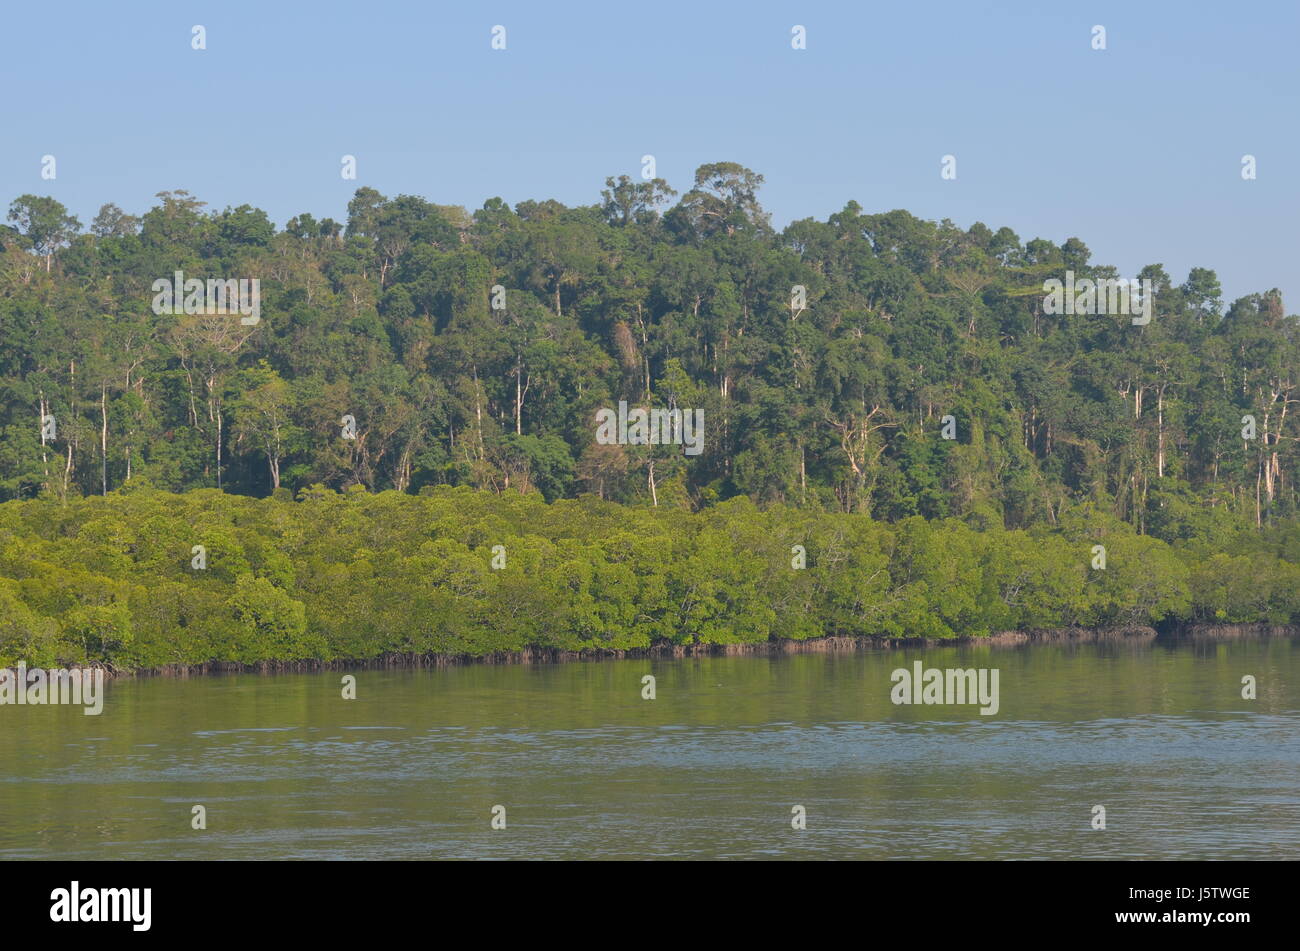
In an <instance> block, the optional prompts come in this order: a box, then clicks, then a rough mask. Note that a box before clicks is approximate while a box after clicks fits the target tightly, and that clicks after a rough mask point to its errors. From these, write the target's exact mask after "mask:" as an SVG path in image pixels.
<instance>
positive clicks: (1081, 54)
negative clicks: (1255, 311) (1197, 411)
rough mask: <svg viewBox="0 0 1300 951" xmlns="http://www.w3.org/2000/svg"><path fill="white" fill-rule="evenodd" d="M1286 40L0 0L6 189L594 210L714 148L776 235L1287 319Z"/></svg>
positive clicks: (1065, 18) (1291, 184) (1238, 32)
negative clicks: (1154, 287)
mask: <svg viewBox="0 0 1300 951" xmlns="http://www.w3.org/2000/svg"><path fill="white" fill-rule="evenodd" d="M194 24H202V25H203V26H204V27H206V29H207V49H206V50H204V51H195V50H192V49H191V48H190V28H191V26H192V25H194ZM495 24H501V25H504V26H505V27H506V30H507V49H506V50H504V51H494V50H492V49H490V31H491V28H492V26H493V25H495ZM795 24H801V25H803V26H805V27H806V28H807V35H808V48H807V49H806V50H803V51H795V50H792V49H791V48H790V29H791V27H792V26H793V25H795ZM1095 24H1100V25H1103V26H1105V27H1106V31H1107V49H1106V50H1105V51H1095V50H1093V49H1092V48H1091V45H1090V38H1091V29H1092V27H1093V25H1095ZM1297 37H1300V4H1296V3H1294V2H1265V3H1256V4H1222V3H1218V4H1211V3H1200V2H1169V3H1166V2H1143V3H1141V4H1137V3H1133V2H1131V0H1130V2H1121V3H1109V2H1087V3H1077V2H1076V3H1070V4H1064V3H1056V2H1050V3H1045V2H1043V0H1036V2H1004V3H971V2H967V3H956V2H953V3H948V2H918V3H890V4H883V3H876V2H858V3H819V2H809V0H798V2H786V3H768V2H732V3H707V2H698V3H679V2H667V0H647V2H641V3H633V4H611V3H591V4H585V3H558V4H557V3H547V4H541V3H537V2H536V0H532V2H527V3H504V2H503V3H485V4H477V3H469V4H466V3H455V4H452V3H445V2H427V0H426V2H412V3H406V2H382V0H375V2H367V3H350V2H346V3H344V2H336V0H317V2H315V3H306V2H301V3H300V2H284V0H276V2H272V0H259V2H244V0H221V2H215V0H214V2H206V3H200V2H187V0H180V2H177V0H172V2H166V3H163V2H157V3H155V2H125V3H103V2H102V0H101V2H96V3H59V2H48V3H41V4H21V5H9V6H8V7H7V8H6V10H5V11H4V31H3V38H4V44H3V52H2V53H0V76H2V77H3V79H4V89H5V95H4V97H3V101H2V102H0V129H2V130H3V131H2V132H0V186H2V187H0V200H3V201H4V202H5V203H6V204H7V203H8V202H9V201H10V200H12V199H13V198H14V197H15V196H17V195H19V194H23V193H26V192H33V193H36V194H52V195H54V196H55V197H57V198H58V199H59V200H60V201H62V202H64V203H65V204H66V205H68V207H69V208H70V209H71V210H72V211H73V212H74V213H75V214H77V215H78V216H80V217H81V219H82V221H83V223H88V222H89V220H90V219H91V217H93V215H94V213H95V211H96V210H97V209H98V207H99V206H100V205H101V204H103V203H104V202H107V201H113V202H116V203H117V204H119V205H121V206H122V207H123V208H125V209H126V210H127V211H130V212H133V213H137V214H138V213H141V212H143V211H144V210H146V209H147V208H148V207H149V206H150V205H151V204H152V203H153V195H154V194H155V193H156V192H158V191H160V190H163V189H174V188H186V189H189V190H190V191H192V192H194V193H196V194H197V195H198V196H199V197H200V198H202V199H204V200H206V201H207V202H209V204H210V206H212V207H215V208H221V207H224V206H226V205H234V204H242V203H244V202H247V203H249V204H253V205H256V206H259V207H261V208H264V209H265V210H266V211H267V212H268V213H269V214H270V215H271V217H272V219H273V220H275V222H276V223H277V224H278V225H282V224H283V223H284V222H285V220H287V219H288V218H289V217H291V216H292V215H294V214H296V213H298V212H301V211H310V212H312V213H313V214H315V215H316V216H317V217H325V216H331V217H335V218H339V219H342V218H343V217H344V215H345V209H346V205H347V201H348V198H349V197H350V196H351V194H352V192H353V191H354V190H355V189H356V188H357V187H358V186H359V185H369V186H372V187H375V188H378V189H379V190H380V191H381V192H383V193H385V194H388V195H394V194H399V193H411V194H417V195H422V196H424V197H426V198H428V199H430V200H432V201H435V202H439V203H443V204H461V205H465V206H466V207H468V208H470V209H473V208H477V207H479V206H480V205H481V204H482V203H483V201H484V199H486V198H489V197H491V196H494V195H500V196H501V197H503V198H505V199H506V200H507V201H509V202H511V203H514V202H516V201H519V200H522V199H526V198H536V199H542V198H556V199H558V200H560V201H563V202H565V203H566V204H584V203H591V202H594V201H595V200H597V198H598V196H599V191H600V188H601V187H602V184H603V182H604V179H605V176H607V175H612V174H620V173H625V174H629V175H637V174H638V173H639V170H640V159H641V156H642V155H643V154H647V153H648V154H653V155H654V156H655V158H656V161H657V165H658V173H659V174H660V175H661V176H662V177H665V178H667V179H668V180H669V182H670V183H671V184H672V185H673V186H674V187H676V188H677V189H678V190H679V191H684V190H685V189H686V188H687V187H689V184H690V180H691V176H692V174H693V172H694V169H695V168H696V166H698V165H700V164H702V163H704V162H711V161H721V160H728V161H738V162H741V163H743V164H745V165H747V166H749V167H750V168H753V169H754V170H756V171H758V172H761V173H762V174H763V175H764V176H766V179H767V184H766V186H765V187H764V189H763V191H762V193H761V194H760V198H761V200H762V201H763V203H764V205H765V206H766V207H767V208H768V209H769V210H770V211H771V212H772V215H773V221H774V223H775V224H776V225H777V226H778V227H780V226H783V225H785V224H786V223H788V222H789V221H791V220H793V219H796V218H802V217H807V216H813V217H816V218H818V219H824V218H825V217H826V216H827V215H828V214H830V213H832V212H834V211H837V210H839V209H840V208H841V207H843V205H844V203H845V202H846V201H848V200H849V199H854V200H857V201H858V202H859V203H860V204H861V205H862V206H863V207H864V208H865V209H866V210H867V211H885V210H889V209H892V208H906V209H907V210H909V211H911V212H912V213H913V214H916V215H918V216H921V217H925V218H931V219H940V218H945V217H946V218H951V219H952V220H953V221H955V222H956V223H957V224H959V225H961V226H963V227H967V226H969V225H970V224H971V223H973V222H975V221H983V222H985V223H986V224H988V225H989V226H990V227H993V228H997V227H1000V226H1002V225H1007V226H1009V227H1011V228H1012V229H1013V230H1015V231H1016V233H1017V234H1019V235H1020V237H1021V239H1022V240H1028V239H1029V238H1033V237H1046V238H1050V239H1052V240H1054V241H1057V242H1060V241H1064V240H1065V239H1066V238H1067V237H1070V236H1078V237H1079V238H1081V239H1082V240H1083V241H1084V242H1085V243H1086V244H1087V245H1088V246H1089V248H1091V250H1092V252H1093V260H1094V262H1100V263H1108V264H1114V265H1116V266H1117V267H1119V268H1120V270H1121V273H1124V274H1135V273H1136V272H1137V270H1138V269H1139V268H1140V267H1142V266H1143V265H1145V264H1149V263H1154V262H1160V263H1163V264H1164V265H1165V267H1166V269H1167V270H1168V271H1169V272H1170V274H1171V276H1172V277H1173V278H1174V279H1175V280H1176V281H1181V280H1183V279H1184V278H1185V277H1186V274H1187V271H1188V269H1189V268H1191V267H1193V266H1204V267H1212V268H1214V269H1215V270H1216V271H1217V272H1218V274H1219V278H1220V280H1221V281H1222V282H1223V285H1224V291H1225V296H1227V297H1228V299H1232V298H1234V297H1236V296H1239V295H1242V294H1246V293H1250V292H1252V291H1256V290H1266V289H1268V288H1270V287H1280V288H1282V290H1283V293H1284V295H1285V302H1286V305H1287V310H1288V311H1290V312H1297V311H1300V277H1298V276H1297V260H1298V258H1300V254H1298V253H1297V252H1300V241H1298V240H1297V238H1296V234H1297V228H1296V223H1297V220H1298V219H1300V187H1297V177H1296V176H1297V172H1298V171H1300V131H1297V130H1298V129H1300V125H1298V123H1297V113H1298V110H1297V108H1296V100H1297V93H1298V92H1300V58H1297V56H1296V55H1295V52H1294V44H1295V42H1296V39H1297ZM46 154H52V155H54V156H55V157H56V159H57V163H58V165H57V169H58V177H57V179H56V180H54V181H45V180H42V179H41V177H40V169H41V157H42V156H43V155H46ZM344 154H352V155H355V156H356V157H357V161H358V178H357V180H356V181H344V180H343V179H342V178H341V177H340V175H339V168H340V158H341V156H342V155H344ZM945 154H952V155H955V156H956V158H957V179H956V180H955V181H943V180H942V179H941V178H940V175H939V169H940V160H941V157H942V156H943V155H945ZM1245 154H1252V155H1254V156H1255V157H1256V160H1257V162H1258V178H1257V180H1255V181H1243V180H1242V178H1241V171H1240V170H1241V157H1242V156H1243V155H1245Z"/></svg>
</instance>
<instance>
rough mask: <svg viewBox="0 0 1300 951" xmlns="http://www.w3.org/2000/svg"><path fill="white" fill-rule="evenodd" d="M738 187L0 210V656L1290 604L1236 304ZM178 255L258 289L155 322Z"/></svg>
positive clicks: (1257, 356) (1216, 611) (309, 649)
mask: <svg viewBox="0 0 1300 951" xmlns="http://www.w3.org/2000/svg"><path fill="white" fill-rule="evenodd" d="M762 182H763V179H762V176H761V175H758V174H756V173H754V172H753V171H751V170H749V169H747V168H744V167H743V166H740V165H738V164H735V163H730V162H724V163H717V164H712V165H705V166H702V167H701V168H700V169H698V170H697V172H696V175H695V181H694V183H693V184H692V186H691V187H690V189H689V190H687V191H686V192H685V193H684V194H681V195H678V193H677V192H675V191H674V190H673V189H672V188H670V187H669V184H668V183H667V182H665V181H663V180H661V179H652V180H649V181H646V180H636V179H631V178H628V177H627V176H620V177H618V178H610V179H607V180H606V183H605V188H604V190H603V191H601V192H600V201H599V202H598V203H595V204H592V205H589V206H583V207H577V208H569V207H565V206H564V205H561V204H559V203H557V202H555V201H549V200H548V201H523V202H519V203H518V204H516V205H515V206H514V207H513V208H511V207H510V206H508V205H507V204H506V203H505V202H503V201H502V200H500V199H496V198H494V199H490V200H488V201H487V202H486V203H485V204H484V205H483V207H482V208H480V209H478V210H477V211H474V212H472V213H470V212H468V211H466V210H465V209H464V208H461V207H458V206H448V205H438V204H433V203H431V202H429V201H426V200H425V199H422V198H418V197H414V196H409V195H399V196H396V197H392V198H388V197H385V196H383V195H381V194H379V193H378V192H377V191H375V190H374V189H371V188H360V189H358V190H357V191H356V193H355V196H354V197H353V198H352V200H351V202H350V203H349V205H348V215H347V221H346V223H340V222H337V221H334V220H331V219H329V218H325V219H322V220H317V219H316V218H314V217H313V216H312V215H310V214H306V213H304V214H300V215H298V216H297V217H295V218H293V219H291V220H290V221H289V222H288V223H287V224H286V225H285V226H284V228H283V229H281V230H277V229H276V227H275V225H274V224H273V223H272V222H271V221H270V220H269V218H268V216H267V215H266V214H265V213H264V212H262V211H260V210H259V209H257V208H255V207H252V206H249V205H242V206H240V207H237V208H227V209H226V210H224V211H220V212H215V211H208V210H206V206H205V204H204V203H203V202H202V201H200V200H198V199H197V198H196V197H194V196H192V195H190V194H189V193H187V192H185V191H172V192H162V193H160V194H159V195H158V199H159V204H158V205H157V206H155V207H153V208H151V209H150V210H148V211H146V212H144V213H143V214H142V215H141V216H139V217H136V216H133V215H130V214H128V213H126V212H124V211H123V210H122V209H120V208H119V207H117V206H116V205H112V204H108V205H105V206H103V208H101V209H100V211H99V213H98V214H97V215H96V216H95V218H94V220H93V222H92V223H91V225H90V227H89V230H88V231H87V230H83V226H82V223H81V222H80V221H78V220H77V219H76V218H75V217H74V216H72V215H70V214H69V213H68V211H67V209H66V208H64V207H63V206H62V205H61V204H60V203H59V202H57V201H56V200H54V199H52V198H49V197H40V196H36V195H23V196H21V197H19V198H17V199H15V200H14V201H13V203H12V204H11V206H10V209H9V214H8V218H7V220H8V221H9V222H10V224H9V225H0V245H3V253H2V254H0V500H7V501H5V502H4V504H3V505H0V599H3V600H4V601H5V602H6V603H5V604H4V605H3V609H2V610H0V661H4V660H5V659H6V658H8V659H10V660H12V659H13V658H15V657H19V656H24V657H31V658H36V657H45V658H51V657H58V658H65V659H66V658H90V659H96V658H98V659H109V658H117V659H118V661H119V662H121V663H124V664H130V665H139V664H157V663H175V662H182V661H184V662H197V661H199V660H203V659H208V657H212V658H234V657H237V656H238V657H245V658H248V657H256V658H263V657H269V656H277V657H286V658H287V657H299V656H357V655H372V654H373V653H375V652H376V651H378V650H426V649H427V650H433V649H438V650H457V651H459V650H466V651H469V652H482V651H483V650H489V649H497V648H498V647H503V646H520V645H522V644H524V643H530V644H553V645H554V646H566V647H572V646H615V647H623V646H635V645H639V644H643V643H647V642H648V641H649V640H653V639H656V638H667V639H670V640H678V641H683V640H685V641H689V640H692V639H697V638H698V639H702V640H712V641H727V640H734V639H740V640H751V639H763V638H765V637H767V636H768V634H769V633H771V634H778V635H782V636H795V637H806V636H812V634H813V633H846V632H852V633H905V632H908V631H911V632H914V633H920V634H924V633H931V634H934V635H937V636H951V635H952V634H954V633H956V634H971V633H973V634H980V633H987V632H989V631H991V630H994V629H999V628H1010V627H1030V626H1044V625H1045V626H1061V625H1068V624H1102V623H1120V622H1129V621H1136V620H1141V621H1144V622H1155V621H1160V620H1162V619H1171V618H1196V617H1205V618H1219V619H1232V620H1273V621H1285V620H1292V619H1295V618H1296V617H1300V605H1296V606H1294V607H1293V606H1292V605H1291V603H1290V601H1289V600H1288V599H1289V598H1291V595H1290V594H1289V592H1290V591H1293V590H1295V583H1294V582H1295V574H1294V573H1295V571H1296V570H1297V569H1296V568H1295V564H1297V563H1300V536H1298V535H1297V534H1296V532H1297V531H1300V529H1297V527H1296V522H1295V521H1294V519H1295V516H1296V514H1297V513H1296V507H1297V496H1296V489H1295V481H1294V474H1295V472H1296V468H1297V462H1298V461H1300V460H1298V459H1297V448H1296V441H1295V438H1294V436H1293V434H1292V432H1291V429H1293V428H1294V421H1292V425H1291V427H1290V429H1289V428H1288V419H1289V418H1290V417H1292V415H1293V414H1290V412H1289V409H1290V406H1291V405H1293V404H1294V403H1295V402H1296V400H1297V398H1300V397H1298V396H1297V382H1300V377H1297V375H1296V370H1295V368H1296V367H1297V366H1300V340H1298V338H1297V320H1296V318H1295V317H1294V316H1287V315H1286V314H1285V312H1284V310H1283V306H1282V300H1281V295H1280V294H1279V293H1278V292H1277V291H1276V290H1272V291H1268V292H1263V293H1258V294H1252V295H1249V296H1247V297H1243V298H1240V299H1238V300H1236V301H1234V302H1232V303H1230V304H1227V303H1225V302H1224V301H1223V300H1222V299H1221V293H1220V287H1219V282H1218V279H1217V277H1216V275H1215V273H1214V271H1213V270H1210V269H1207V268H1193V269H1192V271H1191V273H1190V274H1188V275H1187V277H1186V279H1185V280H1183V281H1182V282H1181V283H1177V282H1176V281H1175V280H1174V279H1173V278H1172V277H1171V276H1170V275H1168V274H1167V273H1166V272H1165V270H1164V269H1163V267H1162V266H1161V265H1160V264H1151V265H1148V266H1147V267H1145V268H1144V269H1143V270H1142V271H1141V272H1140V273H1139V274H1138V275H1120V274H1118V273H1117V272H1116V271H1115V269H1114V268H1111V267H1107V266H1103V265H1098V264H1093V263H1091V262H1090V253H1089V251H1088V248H1087V246H1086V245H1085V244H1084V243H1083V242H1082V241H1081V240H1079V239H1078V238H1069V239H1068V240H1065V241H1064V242H1063V243H1061V244H1056V243H1054V242H1052V241H1050V240H1047V239H1043V238H1034V239H1032V240H1028V241H1025V242H1022V240H1021V239H1020V237H1019V236H1017V235H1016V234H1015V233H1013V232H1012V231H1011V230H1010V229H1008V228H1005V227H1003V228H999V229H998V230H996V231H995V230H993V228H991V227H989V226H986V225H984V224H982V223H976V224H974V225H972V226H971V227H970V228H969V229H965V230H963V229H961V228H959V227H957V226H956V225H954V224H953V223H952V222H950V221H947V220H945V221H942V222H938V223H934V222H928V221H923V220H919V219H917V218H915V217H913V216H912V215H910V214H908V213H907V212H905V211H891V212H888V213H883V214H865V213H864V212H863V210H862V208H861V207H860V206H859V205H858V204H857V203H856V202H849V203H848V204H847V205H846V206H845V207H844V209H843V210H842V211H840V212H838V213H836V214H833V215H831V216H830V217H829V218H828V220H826V221H824V222H819V221H815V220H813V219H804V220H800V221H795V222H794V223H792V224H790V225H789V226H788V227H786V228H785V229H784V230H783V231H780V232H777V231H775V230H774V229H773V228H772V226H771V223H770V219H769V216H768V215H767V213H766V212H765V211H764V210H763V208H762V205H761V204H760V201H759V191H760V189H761V185H762ZM178 271H179V272H183V274H184V277H185V278H199V279H219V280H230V279H249V280H254V279H255V280H257V281H258V282H259V283H260V319H259V320H257V322H256V323H254V324H247V323H245V322H242V321H241V320H240V319H238V317H232V316H230V315H229V314H212V313H202V312H200V313H188V314H187V313H184V312H183V311H182V312H179V313H172V312H170V311H168V312H166V313H159V312H158V308H156V307H155V306H154V304H155V290H154V285H155V282H157V281H159V280H160V279H163V280H171V278H172V276H173V275H174V274H175V273H176V272H178ZM1067 272H1072V273H1073V274H1074V275H1075V276H1076V277H1086V278H1090V279H1093V280H1101V279H1106V278H1119V277H1124V276H1128V277H1138V278H1142V279H1146V280H1149V281H1150V282H1151V286H1152V287H1153V289H1154V297H1153V305H1154V306H1153V319H1152V320H1151V321H1150V323H1147V324H1143V325H1136V324H1134V323H1133V322H1132V321H1131V320H1130V318H1129V317H1128V316H1127V315H1114V316H1109V315H1105V314H1077V313H1072V314H1057V313H1049V312H1048V311H1049V310H1050V308H1045V307H1044V282H1045V281H1047V280H1051V279H1062V278H1064V277H1065V276H1066V274H1067ZM177 309H178V310H180V308H179V307H178V308H177ZM620 402H626V403H628V404H629V405H632V406H634V407H659V408H685V409H699V410H702V411H703V418H704V420H705V427H704V439H703V451H702V452H700V453H699V454H698V455H696V454H688V453H685V452H683V450H682V447H681V446H674V445H653V446H651V445H626V444H606V443H602V442H601V441H598V440H597V439H596V438H594V437H595V429H596V427H595V424H594V419H595V417H596V414H597V412H598V411H599V410H601V409H602V408H607V407H616V406H618V405H619V403H620ZM946 417H950V418H951V423H950V424H949V428H948V431H947V433H945V432H943V429H944V425H945V424H944V422H943V421H944V419H945V418H946ZM345 420H347V421H349V422H348V424H347V426H348V427H350V428H348V429H347V431H346V432H345V427H344V426H343V425H342V424H343V423H344V421H345ZM47 421H49V422H51V423H52V425H47ZM945 435H948V436H953V437H955V438H945ZM348 437H351V438H348ZM476 490H477V491H476ZM182 493H183V494H182ZM331 519H337V521H336V522H332V521H331ZM566 520H567V521H566ZM819 533H820V535H819ZM814 536H817V537H818V538H820V539H821V541H820V542H818V541H815V540H814ZM1105 538H1109V539H1111V542H1112V544H1107V550H1108V565H1107V568H1106V569H1105V570H1104V571H1103V570H1097V569H1096V568H1095V567H1090V558H1091V557H1092V556H1091V555H1090V553H1089V552H1090V548H1091V546H1092V545H1094V544H1104V543H1105V542H1104V541H1103V539H1105ZM205 539H206V541H205ZM512 539H513V542H512ZM823 543H824V544H823ZM1085 543H1086V544H1085ZM498 544H500V545H504V546H505V548H506V550H507V552H509V553H510V554H509V559H510V561H509V565H510V567H507V568H506V569H502V570H496V569H493V568H492V567H491V566H490V565H489V560H490V558H491V557H492V556H491V552H490V549H491V547H492V546H493V545H498ZM193 545H204V546H205V548H206V549H207V550H208V551H210V552H211V559H212V567H211V568H210V569H205V570H204V571H203V572H199V571H196V570H194V569H192V568H191V567H190V558H191V555H190V551H191V548H192V546H193ZM795 545H803V546H805V547H806V550H807V567H806V569H804V570H799V569H793V568H790V561H791V548H792V546H795ZM329 546H337V548H336V549H331V548H330V547H329ZM826 546H829V548H828V547H826ZM1115 546H1118V548H1116V547H1115ZM831 552H834V554H831ZM1031 556H1032V557H1031ZM530 559H531V560H530ZM1129 559H1141V560H1142V564H1143V566H1144V567H1143V570H1144V571H1145V572H1147V573H1148V574H1149V576H1141V575H1140V574H1135V573H1134V572H1135V571H1136V570H1137V569H1136V565H1135V564H1133V563H1130V561H1129ZM769 562H770V564H769ZM521 564H522V565H525V566H526V567H525V568H522V569H520V573H519V574H516V573H515V570H514V569H515V567H516V566H519V565H521ZM544 564H549V565H551V568H552V570H550V571H542V570H541V569H542V566H543V565H544ZM778 564H780V565H784V566H785V569H784V570H780V571H776V570H771V571H769V570H768V569H769V568H771V566H772V565H778ZM560 565H563V566H567V567H565V568H563V569H560V568H559V567H557V566H560ZM56 566H57V568H56ZM855 566H856V567H855ZM710 572H711V573H712V574H710ZM701 573H702V574H701ZM512 579H513V580H512ZM1248 579H1254V580H1252V581H1248ZM510 585H518V586H519V589H518V590H517V591H515V592H514V593H513V594H510V593H509V591H508V590H507V593H506V594H502V593H501V589H502V588H504V589H509V587H510ZM1252 585H1253V586H1254V587H1253V588H1252ZM493 592H496V593H495V594H494V593H493ZM945 592H947V593H945ZM958 592H960V593H958ZM516 595H517V597H518V599H519V600H518V602H517V603H516V602H514V601H510V597H514V596H516ZM950 595H951V598H953V599H955V600H953V601H952V602H951V603H949V601H947V600H945V599H947V598H949V596H950ZM449 598H450V599H453V600H450V601H449V600H447V599H449ZM502 598H505V599H506V600H505V602H503V601H502ZM390 599H392V601H393V603H389V601H390ZM460 599H464V604H463V605H462V606H461V607H454V606H452V605H453V604H461V600H460ZM362 604H364V605H365V607H364V609H363V608H362V607H361V605H362ZM510 605H514V607H513V608H512V607H510ZM515 608H517V610H515ZM511 611H514V613H511ZM502 612H505V613H504V614H503V613H502ZM266 618H271V620H266ZM187 638H189V639H187ZM223 638H224V640H223ZM277 638H280V640H277ZM266 652H270V653H266Z"/></svg>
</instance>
